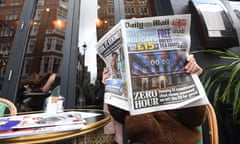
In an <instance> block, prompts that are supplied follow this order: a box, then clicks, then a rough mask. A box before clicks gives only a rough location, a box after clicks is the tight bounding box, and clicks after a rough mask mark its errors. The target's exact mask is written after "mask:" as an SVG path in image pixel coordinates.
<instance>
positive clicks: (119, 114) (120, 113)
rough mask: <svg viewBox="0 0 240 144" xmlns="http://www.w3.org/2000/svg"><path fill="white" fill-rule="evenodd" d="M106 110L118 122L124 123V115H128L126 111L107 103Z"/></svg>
mask: <svg viewBox="0 0 240 144" xmlns="http://www.w3.org/2000/svg"><path fill="white" fill-rule="evenodd" d="M108 110H109V113H110V114H111V116H112V117H113V118H114V119H115V120H116V121H117V122H119V123H121V124H124V123H125V117H126V116H128V115H129V112H128V111H125V110H122V109H119V108H117V107H114V106H112V105H108Z"/></svg>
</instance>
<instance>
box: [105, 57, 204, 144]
mask: <svg viewBox="0 0 240 144" xmlns="http://www.w3.org/2000/svg"><path fill="white" fill-rule="evenodd" d="M184 68H185V70H186V72H187V73H196V74H198V75H200V74H201V73H202V68H201V67H200V66H199V65H198V64H197V63H196V60H195V58H194V56H193V55H189V56H187V64H186V65H185V67H184ZM110 75H111V74H110V72H109V71H108V69H106V68H105V69H104V71H103V82H105V80H106V79H107V78H109V77H110ZM107 106H108V110H109V112H110V114H111V115H112V117H113V118H114V120H115V121H116V122H117V123H120V124H124V127H125V130H126V137H127V138H128V139H129V140H130V144H186V143H187V144H196V143H197V142H198V141H199V139H200V137H201V135H200V132H199V131H198V129H197V127H198V126H200V125H201V124H203V122H204V121H205V119H206V116H207V113H206V112H207V111H206V106H205V105H203V106H196V107H190V108H183V109H176V110H166V111H157V112H152V113H147V114H140V115H134V116H132V115H129V112H128V111H124V110H122V109H119V108H117V107H114V106H111V105H107ZM118 128H121V127H118ZM113 129H114V127H113ZM118 131H121V130H115V132H118ZM115 137H118V138H119V137H122V136H119V134H118V133H115ZM115 140H116V138H115ZM115 143H117V144H120V143H119V142H118V141H115Z"/></svg>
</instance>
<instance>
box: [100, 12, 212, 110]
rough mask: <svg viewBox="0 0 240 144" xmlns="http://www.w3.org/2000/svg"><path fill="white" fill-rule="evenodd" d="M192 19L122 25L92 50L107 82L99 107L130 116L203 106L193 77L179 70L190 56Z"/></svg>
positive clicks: (134, 21)
mask: <svg viewBox="0 0 240 144" xmlns="http://www.w3.org/2000/svg"><path fill="white" fill-rule="evenodd" d="M190 18H191V16H190V15H189V14H186V15H173V16H158V17H147V18H136V19H130V20H121V21H120V22H119V23H118V24H117V25H115V26H114V27H113V28H112V29H111V30H110V31H109V32H108V33H106V34H105V35H104V36H103V37H102V38H101V39H100V40H99V41H98V44H97V52H98V54H99V55H100V57H102V59H103V60H104V61H105V63H106V65H107V68H108V69H109V71H110V73H111V78H110V79H108V80H106V82H105V85H106V86H105V97H104V102H105V103H107V104H111V105H113V106H116V107H118V108H121V109H124V110H127V111H130V114H132V115H135V114H143V113H148V112H154V111H160V110H170V109H177V108H183V107H191V106H198V105H204V104H207V103H208V99H207V97H206V94H205V91H204V88H203V86H202V84H201V82H200V80H199V78H198V76H197V75H196V74H188V73H186V71H185V69H184V66H185V64H186V57H187V55H188V54H189V51H190V24H191V19H190Z"/></svg>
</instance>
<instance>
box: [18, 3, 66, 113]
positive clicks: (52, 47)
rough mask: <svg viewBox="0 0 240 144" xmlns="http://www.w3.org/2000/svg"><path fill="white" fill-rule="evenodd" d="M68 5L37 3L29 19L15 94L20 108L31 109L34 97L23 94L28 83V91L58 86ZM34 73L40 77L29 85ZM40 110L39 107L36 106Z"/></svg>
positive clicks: (38, 90)
mask: <svg viewBox="0 0 240 144" xmlns="http://www.w3.org/2000/svg"><path fill="white" fill-rule="evenodd" d="M67 7H68V3H67V2H66V1H62V0H61V1H51V2H50V1H38V3H37V7H36V12H35V14H34V16H33V19H32V21H31V30H30V35H29V38H28V43H27V48H26V52H25V57H24V63H23V66H22V75H21V79H20V84H19V91H18V95H17V98H18V103H20V104H19V105H21V106H20V107H19V108H20V111H30V110H32V109H33V108H32V107H30V106H29V105H30V104H31V99H33V98H32V97H27V96H26V94H25V93H26V90H27V89H26V87H27V86H30V91H37V92H46V93H49V92H51V91H52V90H53V89H54V87H56V86H57V85H60V77H59V72H60V69H61V62H62V57H63V43H64V39H65V29H66V24H67V22H66V19H67V12H68V11H67ZM33 74H37V75H38V77H39V78H38V80H37V81H38V82H36V83H35V84H32V79H31V75H33ZM51 74H55V75H54V76H53V75H51ZM32 85H34V87H33V86H32ZM31 86H32V87H31ZM28 91H29V90H28ZM40 106H43V104H40ZM41 109H42V107H41V108H39V110H41Z"/></svg>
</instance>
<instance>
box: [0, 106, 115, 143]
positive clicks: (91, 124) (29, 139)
mask: <svg viewBox="0 0 240 144" xmlns="http://www.w3.org/2000/svg"><path fill="white" fill-rule="evenodd" d="M65 111H80V112H90V113H98V114H100V115H98V116H94V117H89V118H86V119H85V120H86V127H84V128H83V129H79V130H69V131H64V132H54V133H47V134H37V135H30V136H21V137H14V138H8V139H1V140H0V143H1V144H13V143H14V144H30V143H31V144H32V143H49V142H55V141H61V140H66V139H70V138H74V137H78V136H82V135H84V134H87V133H90V132H93V131H95V130H98V129H99V128H102V127H104V126H105V125H107V124H108V122H110V120H111V116H110V114H109V113H107V112H104V111H103V110H96V109H67V110H65Z"/></svg>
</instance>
